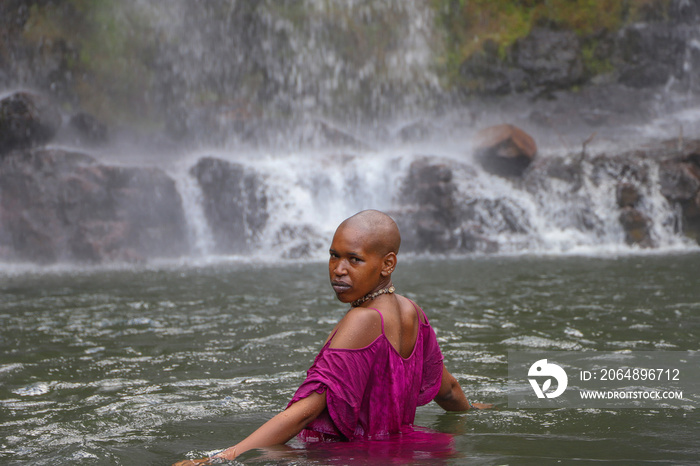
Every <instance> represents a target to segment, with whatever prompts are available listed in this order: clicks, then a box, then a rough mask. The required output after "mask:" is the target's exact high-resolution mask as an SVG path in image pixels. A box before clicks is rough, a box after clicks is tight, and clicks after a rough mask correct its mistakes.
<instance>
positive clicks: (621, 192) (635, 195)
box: [616, 183, 641, 207]
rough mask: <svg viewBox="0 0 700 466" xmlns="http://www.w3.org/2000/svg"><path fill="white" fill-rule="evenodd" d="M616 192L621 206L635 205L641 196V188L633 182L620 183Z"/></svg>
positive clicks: (618, 203)
mask: <svg viewBox="0 0 700 466" xmlns="http://www.w3.org/2000/svg"><path fill="white" fill-rule="evenodd" d="M616 194H617V205H618V206H619V207H634V206H635V205H636V204H637V202H639V199H640V198H641V195H640V194H639V189H637V187H636V186H635V185H633V184H631V183H620V184H619V185H618V186H617V192H616Z"/></svg>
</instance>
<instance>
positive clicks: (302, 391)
mask: <svg viewBox="0 0 700 466" xmlns="http://www.w3.org/2000/svg"><path fill="white" fill-rule="evenodd" d="M375 352H376V346H370V347H367V348H364V349H362V350H353V351H347V350H343V349H333V348H329V347H324V348H323V349H322V350H321V352H320V353H319V354H318V356H316V359H315V360H314V363H313V365H312V366H311V368H310V369H309V370H308V371H307V373H306V379H305V380H304V382H303V383H302V384H301V386H300V387H299V388H298V389H297V391H296V393H295V394H294V397H293V398H292V400H291V401H290V402H289V405H292V404H293V403H296V402H297V401H299V400H301V399H303V398H306V397H307V396H309V395H310V394H311V393H313V392H317V393H323V392H324V391H325V392H326V405H327V410H328V416H330V419H328V416H325V415H322V416H320V417H319V418H317V419H315V420H314V421H312V422H311V423H310V424H309V425H308V426H307V427H308V428H311V429H313V430H315V431H317V432H322V433H325V434H331V435H342V436H344V437H346V438H348V439H352V438H354V437H356V436H361V435H362V433H361V432H356V429H357V426H358V425H359V423H358V418H359V416H360V408H361V405H362V398H363V395H364V393H365V390H366V388H367V384H368V381H369V378H370V373H371V370H372V365H373V360H374V355H375ZM289 405H288V407H289Z"/></svg>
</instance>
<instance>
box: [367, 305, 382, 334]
mask: <svg viewBox="0 0 700 466" xmlns="http://www.w3.org/2000/svg"><path fill="white" fill-rule="evenodd" d="M370 309H374V310H375V311H377V312H378V313H379V318H380V319H382V334H383V333H384V316H383V315H382V313H381V312H380V311H379V309H377V308H374V307H370Z"/></svg>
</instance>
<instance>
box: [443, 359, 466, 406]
mask: <svg viewBox="0 0 700 466" xmlns="http://www.w3.org/2000/svg"><path fill="white" fill-rule="evenodd" d="M435 402H436V403H437V404H439V405H440V407H441V408H442V409H444V410H445V411H466V410H468V409H469V408H471V406H470V405H469V400H467V397H466V396H465V395H464V392H463V391H462V387H460V386H459V382H457V379H455V377H454V376H453V375H452V374H450V373H449V372H448V371H447V368H446V367H445V366H444V365H443V366H442V382H441V383H440V391H438V394H437V395H436V396H435Z"/></svg>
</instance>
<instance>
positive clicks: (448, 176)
mask: <svg viewBox="0 0 700 466" xmlns="http://www.w3.org/2000/svg"><path fill="white" fill-rule="evenodd" d="M452 178H453V173H452V168H451V167H450V165H449V164H448V163H446V162H442V161H440V160H437V159H433V158H428V157H425V158H420V159H417V160H415V161H414V162H413V163H411V166H410V168H409V173H408V177H407V178H406V179H405V180H404V182H403V186H402V188H401V194H400V196H399V198H400V199H401V200H402V204H403V208H402V211H401V212H399V213H397V214H396V221H397V224H398V225H399V228H400V229H401V231H402V232H403V233H402V248H403V249H404V250H408V251H412V252H445V251H448V250H451V249H454V248H455V247H456V246H457V244H458V243H459V239H458V237H457V236H456V235H455V232H454V229H455V228H456V227H457V225H458V215H459V212H458V206H457V204H456V200H455V193H456V191H457V187H456V186H455V184H454V181H453V179H452Z"/></svg>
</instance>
